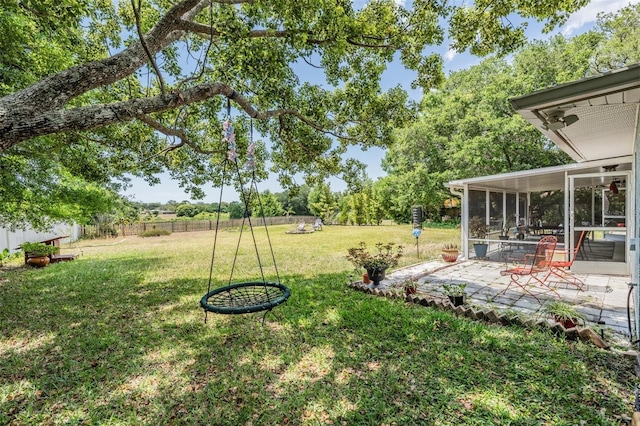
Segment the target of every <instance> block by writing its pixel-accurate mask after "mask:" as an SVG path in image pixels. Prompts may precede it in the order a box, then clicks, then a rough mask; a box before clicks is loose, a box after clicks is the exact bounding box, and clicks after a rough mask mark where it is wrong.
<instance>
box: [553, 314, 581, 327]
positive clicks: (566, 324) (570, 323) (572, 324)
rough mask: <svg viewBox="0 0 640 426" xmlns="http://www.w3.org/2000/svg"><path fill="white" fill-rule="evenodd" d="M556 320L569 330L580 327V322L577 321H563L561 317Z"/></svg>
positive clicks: (569, 319)
mask: <svg viewBox="0 0 640 426" xmlns="http://www.w3.org/2000/svg"><path fill="white" fill-rule="evenodd" d="M555 320H556V322H559V323H560V324H562V325H563V327H564V328H566V329H567V330H568V329H570V328H574V327H577V326H578V320H576V319H571V318H567V319H562V318H559V317H555Z"/></svg>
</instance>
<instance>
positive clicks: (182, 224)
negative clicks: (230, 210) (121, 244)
mask: <svg viewBox="0 0 640 426" xmlns="http://www.w3.org/2000/svg"><path fill="white" fill-rule="evenodd" d="M302 220H303V221H305V223H307V225H308V226H309V227H311V226H312V225H313V223H314V222H315V220H316V218H315V216H276V217H266V218H262V217H252V218H251V224H252V225H253V226H254V227H255V226H264V225H265V223H266V225H267V226H271V225H286V224H298V223H300V221H302ZM242 222H243V219H228V220H221V221H220V222H219V227H220V229H229V228H237V227H239V226H241V225H242ZM244 223H245V225H248V224H249V222H248V219H245V220H244ZM215 228H216V221H215V220H184V221H182V220H181V221H166V222H139V223H132V224H129V225H115V224H112V225H109V226H104V225H86V226H83V227H81V230H80V235H81V236H82V237H85V238H87V237H98V238H103V237H115V236H119V237H126V236H130V235H138V234H139V233H141V232H144V231H147V230H151V229H166V230H167V231H169V232H171V233H173V232H196V231H211V230H214V229H215Z"/></svg>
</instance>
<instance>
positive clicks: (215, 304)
mask: <svg viewBox="0 0 640 426" xmlns="http://www.w3.org/2000/svg"><path fill="white" fill-rule="evenodd" d="M229 117H230V102H229V99H227V120H226V121H225V122H224V124H223V135H224V137H223V141H224V142H226V144H227V149H228V155H227V158H226V159H225V162H224V170H223V184H222V185H221V186H220V200H219V202H218V214H217V222H216V228H215V229H216V233H215V237H214V243H213V253H212V256H211V268H210V270H209V287H208V289H207V294H205V295H204V296H203V297H202V299H200V306H201V307H202V309H204V311H205V322H206V321H207V317H206V313H208V312H214V313H217V314H249V313H253V312H260V311H265V316H263V317H262V323H263V325H264V319H265V317H266V314H267V313H268V312H270V311H271V309H273V308H274V307H276V306H278V305H280V304H282V303H284V302H286V301H287V299H288V298H289V296H290V295H291V291H290V290H289V288H287V287H286V286H284V285H282V284H280V277H279V274H278V270H277V266H275V265H276V262H275V257H274V254H273V248H272V247H271V239H270V238H269V231H268V229H267V223H266V221H265V220H264V219H265V218H264V214H263V216H262V220H263V223H264V227H265V233H266V235H267V240H268V242H269V248H270V252H271V257H272V258H273V265H274V267H275V271H276V275H277V276H278V283H272V282H267V281H266V280H265V276H264V271H263V268H262V262H261V260H260V255H259V253H258V246H257V243H256V238H255V234H254V230H253V223H252V221H251V218H250V217H249V216H247V215H245V216H244V217H243V219H242V226H241V227H240V229H241V231H240V235H239V237H238V245H237V247H236V253H235V256H234V259H233V265H232V267H231V276H230V277H229V281H228V285H226V286H224V287H219V288H216V289H213V290H211V284H212V277H213V268H214V263H215V258H216V255H215V253H216V242H217V235H218V228H219V226H218V225H219V221H220V207H221V206H222V190H223V187H224V181H225V175H226V170H227V166H228V165H232V166H235V170H236V172H237V177H238V183H239V186H240V189H241V199H242V200H243V201H244V207H245V209H246V211H249V210H250V209H249V201H250V198H251V194H252V192H253V191H252V190H253V189H255V194H259V192H258V187H257V185H256V175H255V156H254V151H255V145H254V143H253V122H251V126H250V129H251V130H250V131H251V138H250V143H249V146H248V148H247V159H246V162H247V165H248V168H249V170H250V171H251V177H252V179H251V183H250V185H249V191H248V193H245V191H244V185H243V183H242V178H241V173H240V167H239V165H238V155H237V152H236V143H235V134H234V131H233V125H232V124H231V122H230V118H229ZM258 202H260V198H259V197H258ZM260 207H261V208H260V209H261V210H262V211H264V210H263V209H262V205H260ZM245 220H246V221H248V222H249V229H250V231H251V235H252V237H253V244H254V247H255V249H256V256H257V260H258V265H259V267H260V273H261V275H262V281H248V282H240V283H235V284H231V282H232V278H233V271H234V269H235V264H236V260H237V259H238V250H239V247H240V240H241V239H242V230H243V229H244V223H245Z"/></svg>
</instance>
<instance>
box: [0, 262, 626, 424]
mask: <svg viewBox="0 0 640 426" xmlns="http://www.w3.org/2000/svg"><path fill="white" fill-rule="evenodd" d="M161 261H162V259H160V258H145V259H128V258H123V259H117V262H116V261H114V260H111V261H92V260H86V261H84V260H83V262H77V263H75V264H74V262H70V263H69V264H66V265H61V266H56V267H48V268H45V269H44V270H39V271H36V270H21V271H16V273H15V275H13V276H12V277H11V285H9V286H7V285H5V286H2V287H1V288H0V295H2V300H3V308H4V309H3V311H2V312H0V319H1V320H2V331H1V333H2V334H1V335H2V339H3V343H2V347H1V352H0V371H1V372H2V373H0V379H1V380H0V382H1V383H2V385H0V395H7V396H6V397H3V398H2V399H0V413H4V414H0V421H2V422H5V423H11V422H16V423H21V422H23V423H46V422H55V421H58V422H60V421H63V420H64V421H67V422H82V421H84V422H90V423H101V422H105V421H109V420H114V419H116V420H118V421H120V422H126V423H154V424H167V423H175V424H220V425H222V424H229V425H237V424H248V423H253V424H286V423H289V424H319V423H326V422H329V421H331V422H346V423H347V424H382V423H391V422H396V423H398V424H409V423H413V424H416V423H425V424H429V422H430V421H433V416H437V419H438V420H439V421H441V422H444V424H459V423H460V422H464V421H465V420H468V419H471V420H475V421H480V420H482V419H498V421H502V422H519V423H520V424H528V423H531V424H533V423H535V422H536V421H539V420H540V419H541V417H540V416H542V414H541V413H544V416H546V417H545V418H546V419H550V420H551V421H563V420H564V421H569V420H572V418H571V417H570V416H571V415H579V416H581V418H587V419H589V418H590V417H588V414H587V412H586V411H585V409H584V408H580V407H576V405H577V404H572V405H571V407H572V408H570V409H565V408H563V405H562V404H561V403H562V402H563V401H573V400H574V398H581V400H582V401H583V402H584V405H586V406H589V405H592V406H593V405H595V406H602V407H606V409H607V410H609V411H610V412H615V413H619V412H620V411H623V410H624V409H625V401H624V400H623V399H622V398H621V397H620V396H619V395H620V394H621V391H620V389H618V388H615V389H614V390H615V392H608V393H607V394H606V395H601V394H600V393H597V392H595V391H591V387H590V386H591V384H592V382H593V381H594V378H593V375H592V374H591V372H592V371H593V370H597V371H598V373H599V374H600V375H601V376H603V377H605V376H606V373H607V372H606V368H603V366H602V365H601V364H602V362H603V360H604V359H605V358H604V357H602V356H599V355H598V354H595V355H594V354H593V352H592V351H590V349H587V348H583V347H581V346H580V345H576V346H574V347H570V346H567V345H566V344H564V343H563V342H560V341H559V340H554V339H553V338H551V339H549V340H548V341H544V343H539V342H540V341H542V339H532V338H531V333H534V334H535V333H537V332H531V331H524V330H521V329H518V328H515V327H507V328H505V327H500V326H496V325H488V324H482V323H476V322H472V321H470V320H468V319H465V318H458V317H456V316H454V315H452V314H451V313H448V312H442V311H437V310H435V309H431V308H425V307H422V306H417V305H411V304H406V303H405V302H403V301H401V300H390V299H383V298H379V297H375V296H372V295H367V294H363V293H360V292H355V291H353V290H351V289H349V288H348V287H347V286H346V285H345V284H346V282H347V280H348V277H347V274H344V273H339V274H320V275H318V276H315V277H312V278H308V277H304V276H302V275H287V276H284V277H282V281H283V283H284V284H285V285H287V286H288V287H289V288H290V289H291V292H292V295H291V297H290V298H289V300H288V301H287V302H286V303H285V304H283V305H281V306H278V307H276V308H275V309H274V311H273V312H272V313H270V314H269V315H267V317H266V323H265V325H264V326H262V325H261V319H262V313H256V314H249V315H217V314H210V315H209V316H208V322H207V324H205V323H204V321H203V319H204V314H203V311H202V310H201V309H200V308H199V305H198V302H199V299H200V297H201V296H202V295H203V294H204V293H205V291H206V285H207V282H206V278H200V279H190V278H167V277H159V278H157V279H148V278H147V271H149V270H150V269H153V268H157V267H158V266H157V265H158V262H161ZM83 263H85V264H83ZM54 275H55V277H56V281H57V282H58V283H63V284H59V285H57V286H55V288H52V286H51V285H50V284H48V283H50V281H51V279H52V277H53V276H54ZM203 275H204V274H203ZM156 276H157V275H156ZM34 313H35V314H36V315H34ZM540 345H544V348H541V346H540ZM542 351H543V352H544V353H545V354H546V357H545V358H544V359H543V358H540V359H536V358H532V357H531V354H532V353H533V354H538V353H541V352H542ZM605 367H606V366H605ZM558 372H561V374H558ZM621 379H622V378H621ZM624 380H627V378H624ZM624 380H621V383H622V382H624ZM498 383H499V384H500V386H497V384H498ZM540 383H544V384H545V385H544V387H543V388H540ZM598 389H600V388H598ZM527 395H529V396H530V395H537V399H536V401H533V402H529V403H527V404H526V405H524V406H523V404H521V403H520V402H521V401H523V400H527V398H528V397H527ZM562 395H568V396H562ZM571 395H573V396H571ZM529 399H530V398H529ZM548 401H559V402H558V405H557V406H555V405H554V406H549V405H550V404H549V403H548ZM3 416H4V417H3Z"/></svg>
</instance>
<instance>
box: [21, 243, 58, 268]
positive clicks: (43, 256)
mask: <svg viewBox="0 0 640 426" xmlns="http://www.w3.org/2000/svg"><path fill="white" fill-rule="evenodd" d="M20 248H21V249H22V251H23V252H24V255H25V259H26V263H27V264H28V265H31V266H39V267H42V266H47V265H48V264H49V262H51V259H50V258H49V256H50V255H52V254H57V253H58V252H59V251H60V249H59V248H58V247H56V246H54V245H49V244H45V243H29V242H26V243H22V245H21V246H20Z"/></svg>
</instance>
